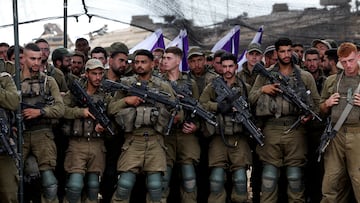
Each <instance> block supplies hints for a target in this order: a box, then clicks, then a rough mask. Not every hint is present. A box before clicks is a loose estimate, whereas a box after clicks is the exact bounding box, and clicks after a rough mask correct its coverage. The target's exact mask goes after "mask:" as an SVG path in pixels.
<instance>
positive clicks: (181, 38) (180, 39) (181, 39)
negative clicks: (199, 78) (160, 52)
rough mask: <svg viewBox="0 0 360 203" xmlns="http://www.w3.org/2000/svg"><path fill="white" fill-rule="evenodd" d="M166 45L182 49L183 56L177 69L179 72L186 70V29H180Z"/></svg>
mask: <svg viewBox="0 0 360 203" xmlns="http://www.w3.org/2000/svg"><path fill="white" fill-rule="evenodd" d="M166 47H178V48H180V49H181V50H182V51H183V58H182V62H181V64H180V67H179V69H180V71H181V72H188V71H189V67H188V63H187V52H188V51H189V41H188V36H187V32H186V30H185V29H184V30H180V33H179V34H178V36H176V37H175V38H174V39H173V41H171V42H170V43H169V44H168V45H167V46H166Z"/></svg>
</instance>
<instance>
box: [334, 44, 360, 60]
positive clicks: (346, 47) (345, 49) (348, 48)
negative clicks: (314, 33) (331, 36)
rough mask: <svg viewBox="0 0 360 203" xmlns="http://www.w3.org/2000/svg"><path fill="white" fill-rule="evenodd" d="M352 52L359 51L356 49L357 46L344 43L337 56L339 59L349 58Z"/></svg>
mask: <svg viewBox="0 0 360 203" xmlns="http://www.w3.org/2000/svg"><path fill="white" fill-rule="evenodd" d="M352 52H355V53H357V52H358V50H357V48H356V45H355V44H353V43H350V42H344V43H342V44H340V46H339V48H338V50H337V55H338V57H339V58H340V57H348V56H349V55H350V54H351V53H352Z"/></svg>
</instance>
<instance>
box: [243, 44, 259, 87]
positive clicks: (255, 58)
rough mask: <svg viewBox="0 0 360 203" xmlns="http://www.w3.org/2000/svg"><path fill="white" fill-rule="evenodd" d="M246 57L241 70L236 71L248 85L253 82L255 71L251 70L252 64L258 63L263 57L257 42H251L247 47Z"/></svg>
mask: <svg viewBox="0 0 360 203" xmlns="http://www.w3.org/2000/svg"><path fill="white" fill-rule="evenodd" d="M246 50H247V53H246V59H247V61H246V62H245V63H244V64H243V65H242V69H241V71H240V72H239V73H238V74H239V77H240V78H241V79H242V80H243V81H244V82H245V83H247V84H249V85H250V86H251V85H253V84H254V82H255V79H256V76H257V75H258V74H257V73H255V72H253V69H254V65H255V64H256V63H259V62H260V61H261V59H262V57H263V50H262V48H261V45H260V44H259V43H256V42H254V43H251V44H249V46H248V47H247V49H246Z"/></svg>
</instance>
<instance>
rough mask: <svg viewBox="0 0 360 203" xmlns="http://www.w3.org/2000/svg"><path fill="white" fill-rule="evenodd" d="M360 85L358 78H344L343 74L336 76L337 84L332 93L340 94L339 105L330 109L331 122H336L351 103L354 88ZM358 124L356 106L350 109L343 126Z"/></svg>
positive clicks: (359, 113) (359, 120)
mask: <svg viewBox="0 0 360 203" xmlns="http://www.w3.org/2000/svg"><path fill="white" fill-rule="evenodd" d="M359 83H360V76H359V75H357V76H354V77H345V75H344V73H343V72H341V73H340V74H338V75H337V83H336V86H335V87H334V92H338V93H339V94H340V100H339V104H338V105H335V106H333V107H332V109H331V120H332V121H333V122H336V121H337V120H338V119H339V118H340V115H341V113H342V112H343V111H344V109H345V107H346V105H347V103H349V102H352V99H353V98H352V97H353V94H354V93H355V92H354V91H355V89H356V87H357V86H358V85H359ZM359 122H360V108H359V107H358V106H353V108H352V109H351V111H350V113H349V115H348V117H347V119H346V120H345V122H344V123H345V124H357V123H359Z"/></svg>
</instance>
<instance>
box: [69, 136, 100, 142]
mask: <svg viewBox="0 0 360 203" xmlns="http://www.w3.org/2000/svg"><path fill="white" fill-rule="evenodd" d="M69 139H70V140H76V141H82V140H85V141H88V142H90V141H98V140H102V137H70V138H69Z"/></svg>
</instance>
